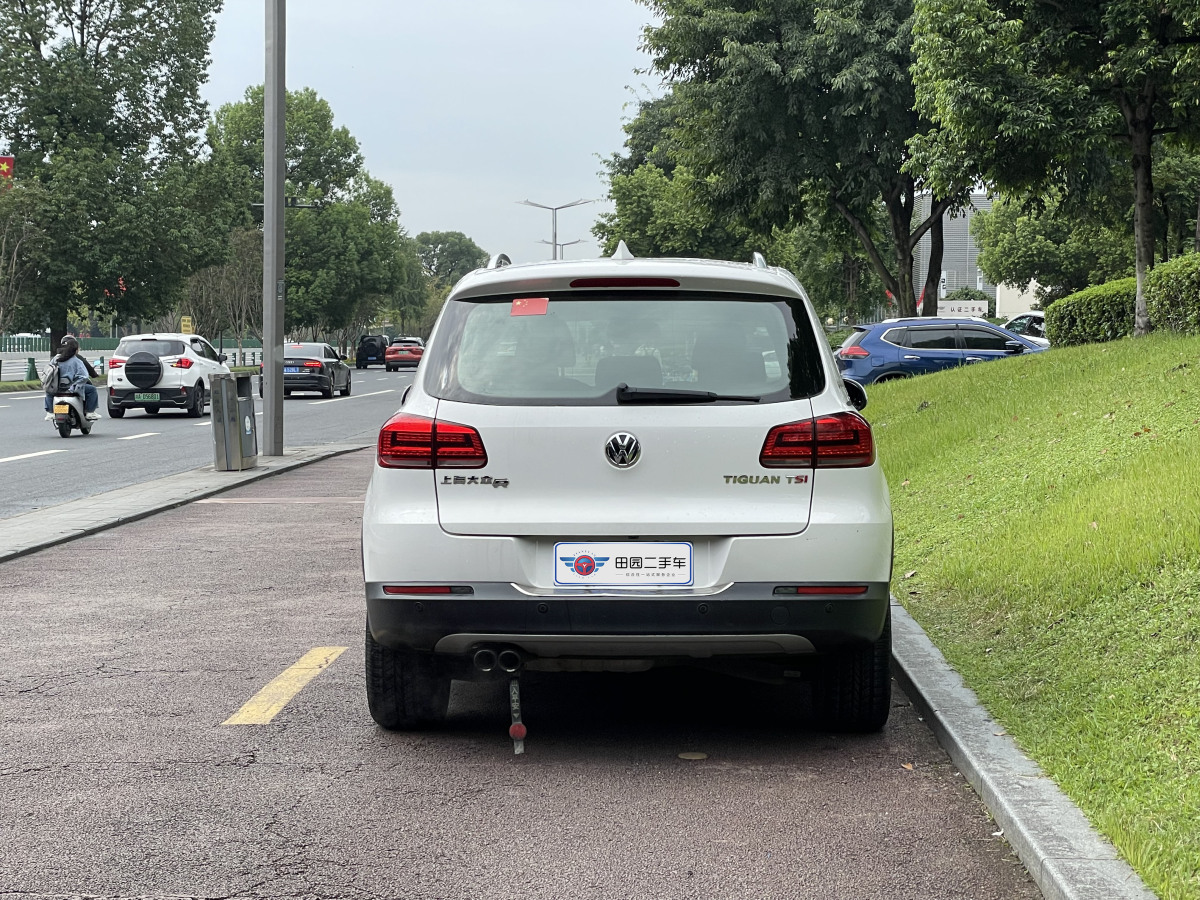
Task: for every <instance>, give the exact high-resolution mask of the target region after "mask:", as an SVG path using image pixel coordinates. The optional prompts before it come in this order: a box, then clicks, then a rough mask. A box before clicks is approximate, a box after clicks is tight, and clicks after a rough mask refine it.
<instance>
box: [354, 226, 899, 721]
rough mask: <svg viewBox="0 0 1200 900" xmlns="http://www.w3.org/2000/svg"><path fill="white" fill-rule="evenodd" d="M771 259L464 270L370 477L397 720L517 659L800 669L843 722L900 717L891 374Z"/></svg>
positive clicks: (583, 667)
mask: <svg viewBox="0 0 1200 900" xmlns="http://www.w3.org/2000/svg"><path fill="white" fill-rule="evenodd" d="M755 256H756V258H755V262H753V263H750V264H743V263H730V262H711V261H702V260H683V259H634V258H632V256H630V255H629V253H628V251H627V250H625V248H624V245H622V246H621V248H620V249H619V250H618V252H617V255H616V256H615V257H614V258H612V259H602V260H590V261H574V260H572V261H563V262H553V263H538V264H531V265H514V266H507V267H496V268H488V269H481V270H477V271H475V272H473V273H471V274H469V275H467V276H466V277H464V278H463V279H462V280H461V281H459V282H458V284H457V286H456V287H455V288H454V290H453V291H452V292H451V294H450V296H449V298H448V300H447V302H446V305H445V307H444V309H443V311H442V314H441V316H440V318H439V320H438V323H437V325H436V327H435V329H434V331H433V334H432V335H431V337H430V339H429V348H428V350H427V351H426V353H425V357H424V362H423V364H422V366H421V367H420V369H418V372H417V376H416V380H415V381H414V383H413V385H412V386H411V388H410V389H409V391H408V393H407V394H406V396H405V397H404V399H403V401H402V405H401V408H400V410H399V412H397V413H396V414H395V415H394V416H392V418H391V419H390V420H388V422H387V423H386V424H385V425H384V426H383V428H382V430H381V431H380V433H379V440H378V450H377V459H376V465H375V469H374V474H373V476H372V479H371V483H370V486H369V488H368V491H367V498H366V506H365V509H364V514H363V535H362V549H363V569H364V577H365V581H366V605H367V632H366V675H367V678H366V683H367V699H368V705H369V707H370V710H371V714H372V716H373V717H374V719H375V721H376V722H378V723H379V724H380V725H382V726H383V727H385V728H415V727H421V726H424V725H429V724H434V723H436V722H437V721H439V720H440V719H442V718H443V717H444V716H445V715H446V712H447V705H448V698H449V690H450V681H451V679H454V678H460V679H471V678H481V677H485V673H484V671H482V670H489V669H490V670H492V671H493V672H496V671H498V670H497V668H496V667H495V665H494V663H495V661H496V659H497V658H498V657H501V658H503V657H505V656H506V657H507V659H508V660H510V661H511V664H509V665H507V666H503V668H506V669H508V670H510V671H511V670H513V669H515V668H518V665H519V666H521V667H524V668H527V669H530V670H537V671H637V670H640V669H645V668H649V667H650V666H652V665H656V664H679V663H689V664H694V665H700V666H706V667H710V668H723V669H725V670H727V671H731V672H734V673H738V674H744V675H751V676H753V677H755V678H758V679H764V678H765V679H770V680H777V681H780V682H784V681H790V680H792V679H796V680H798V681H801V682H811V683H812V684H813V687H814V692H813V698H814V709H815V711H816V712H817V714H818V715H819V717H820V720H821V721H822V723H823V724H825V725H827V726H829V727H831V728H834V729H838V730H851V731H868V730H876V729H879V728H881V727H882V726H883V724H884V722H885V721H886V720H887V716H888V710H889V706H890V671H889V661H890V650H891V627H890V615H889V605H888V603H889V595H888V585H889V581H890V579H891V569H892V517H891V508H890V505H889V499H888V491H887V485H886V483H885V481H884V477H883V473H882V471H881V469H880V466H879V463H878V462H877V460H876V454H875V446H874V442H873V438H872V434H871V428H870V426H869V425H868V424H867V422H866V421H865V420H864V419H863V418H862V417H861V416H860V415H859V413H858V409H861V408H862V407H863V406H864V405H865V404H866V394H865V393H864V392H863V390H862V388H861V387H860V386H859V385H857V384H855V383H853V382H850V383H847V382H844V381H843V380H842V377H841V375H840V374H839V373H838V367H837V365H836V363H835V361H834V359H833V355H832V352H831V350H830V348H829V346H828V343H827V342H826V341H825V340H824V337H823V335H822V331H821V326H820V323H819V321H818V319H817V317H816V315H815V313H814V311H813V308H812V306H811V304H810V303H809V301H808V299H807V297H806V296H805V293H804V290H803V289H802V288H801V286H800V285H799V283H798V282H797V281H796V280H795V278H794V277H793V276H792V275H791V274H790V273H789V272H787V271H785V270H783V269H777V268H768V267H767V266H766V264H765V262H763V260H762V257H761V256H758V255H757V254H756V255H755ZM473 663H474V664H473Z"/></svg>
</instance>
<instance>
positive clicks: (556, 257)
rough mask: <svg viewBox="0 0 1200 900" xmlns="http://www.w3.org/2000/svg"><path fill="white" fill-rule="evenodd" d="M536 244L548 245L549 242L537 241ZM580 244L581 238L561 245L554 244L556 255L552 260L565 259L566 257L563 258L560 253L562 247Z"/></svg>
mask: <svg viewBox="0 0 1200 900" xmlns="http://www.w3.org/2000/svg"><path fill="white" fill-rule="evenodd" d="M538 243H539V244H549V243H550V241H538ZM582 243H583V238H579V239H578V240H574V241H563V242H562V243H561V244H556V245H555V247H556V248H557V250H556V252H557V254H558V255H557V256H555V257H554V258H555V259H566V257H565V256H563V253H562V249H563V247H570V246H571V245H572V244H582Z"/></svg>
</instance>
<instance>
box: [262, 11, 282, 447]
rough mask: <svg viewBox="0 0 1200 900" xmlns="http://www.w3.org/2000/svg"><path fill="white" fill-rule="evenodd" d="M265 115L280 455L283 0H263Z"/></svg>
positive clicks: (266, 310) (267, 389) (267, 290)
mask: <svg viewBox="0 0 1200 900" xmlns="http://www.w3.org/2000/svg"><path fill="white" fill-rule="evenodd" d="M265 2H266V10H267V41H266V56H267V80H266V87H265V90H264V103H263V108H264V115H263V129H264V132H263V137H264V142H263V443H262V447H263V455H264V456H283V300H284V283H283V272H284V269H283V261H284V258H283V150H284V116H285V103H286V99H285V98H286V93H285V90H286V88H285V85H284V71H285V69H284V62H285V59H286V53H285V50H286V47H285V38H286V35H287V27H286V10H287V0H265Z"/></svg>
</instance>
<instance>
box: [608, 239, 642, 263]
mask: <svg viewBox="0 0 1200 900" xmlns="http://www.w3.org/2000/svg"><path fill="white" fill-rule="evenodd" d="M612 258H613V259H636V258H637V257H635V256H634V255H633V254H632V253H630V252H629V248H628V247H626V246H625V242H624V241H617V250H616V252H615V253H614V254H613V255H612Z"/></svg>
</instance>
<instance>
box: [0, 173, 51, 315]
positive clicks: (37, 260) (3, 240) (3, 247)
mask: <svg viewBox="0 0 1200 900" xmlns="http://www.w3.org/2000/svg"><path fill="white" fill-rule="evenodd" d="M44 202H45V198H44V196H43V192H42V190H41V188H40V187H39V186H38V185H37V183H36V182H31V183H29V184H19V185H12V184H4V183H3V182H0V334H5V333H7V332H9V331H10V330H11V329H12V325H13V322H14V321H16V318H17V314H18V311H19V310H21V309H22V308H23V307H25V306H26V305H27V295H28V290H29V288H28V286H29V284H30V283H31V282H32V281H33V279H34V278H35V277H36V275H37V270H38V268H39V267H41V266H43V265H45V259H44V256H43V251H44V246H45V234H44V232H43V231H42V229H41V226H40V225H39V224H38V222H39V220H40V219H41V218H42V216H41V208H40V207H41V205H42V204H43V203H44Z"/></svg>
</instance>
